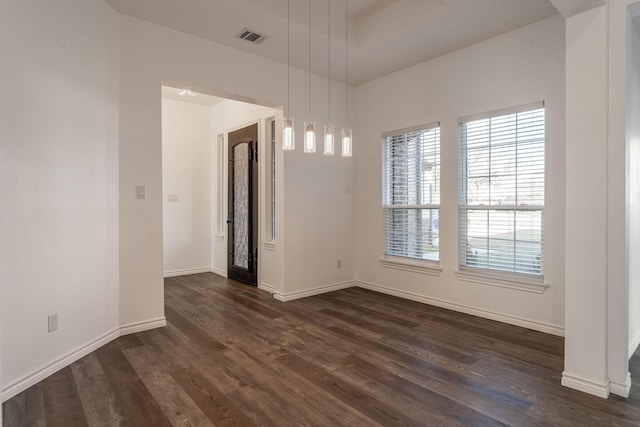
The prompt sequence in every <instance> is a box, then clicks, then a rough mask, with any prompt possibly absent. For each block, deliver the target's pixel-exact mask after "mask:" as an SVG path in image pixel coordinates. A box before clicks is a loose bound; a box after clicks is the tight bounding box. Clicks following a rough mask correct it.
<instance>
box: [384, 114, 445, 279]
mask: <svg viewBox="0 0 640 427" xmlns="http://www.w3.org/2000/svg"><path fill="white" fill-rule="evenodd" d="M430 130H437V144H438V146H437V150H438V157H437V160H436V161H437V164H436V165H434V167H437V168H440V164H441V162H440V123H439V122H435V123H429V124H424V125H419V126H413V127H410V128H404V129H398V130H394V131H390V132H385V133H383V134H382V192H383V200H382V217H383V221H382V222H383V227H382V228H383V231H382V233H383V250H382V253H383V255H382V257H381V259H380V264H381V266H383V267H386V268H393V269H400V270H405V271H411V272H415V273H421V274H429V275H439V274H440V272H441V271H442V268H441V267H440V251H439V249H438V253H437V259H425V258H418V257H414V256H410V255H408V254H397V253H393V252H392V251H391V250H390V249H389V247H388V245H389V241H390V240H391V239H390V237H389V236H388V233H389V228H388V224H387V215H388V213H389V212H391V211H393V210H397V209H400V210H407V209H433V210H437V212H438V218H439V213H440V203H439V202H440V201H439V200H438V203H437V204H435V203H427V204H425V203H424V201H422V202H421V203H419V204H409V203H405V204H400V205H394V204H391V203H390V202H389V195H388V193H389V192H390V191H391V189H390V188H388V187H389V185H391V184H390V183H389V182H388V179H389V174H390V172H389V171H388V168H389V167H390V165H389V164H388V162H389V159H388V158H387V157H388V155H387V153H388V150H387V144H389V143H390V142H389V141H388V139H389V138H394V137H400V136H403V135H407V134H411V133H416V132H421V131H430ZM437 185H438V188H437V192H438V194H439V192H440V180H438V181H437ZM438 229H439V227H438ZM437 237H438V238H439V233H438V234H437Z"/></svg>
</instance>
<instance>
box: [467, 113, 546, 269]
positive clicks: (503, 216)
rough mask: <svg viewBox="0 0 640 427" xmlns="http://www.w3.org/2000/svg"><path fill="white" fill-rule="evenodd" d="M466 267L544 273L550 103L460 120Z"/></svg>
mask: <svg viewBox="0 0 640 427" xmlns="http://www.w3.org/2000/svg"><path fill="white" fill-rule="evenodd" d="M459 138H460V157H459V159H460V168H459V173H460V179H459V183H460V206H459V208H460V246H459V251H460V257H459V259H460V267H461V269H464V268H471V269H484V270H485V271H486V270H499V271H503V272H512V273H524V274H529V275H535V276H540V277H541V276H542V274H543V265H542V259H543V244H542V243H543V211H544V181H545V179H544V178H545V177H544V169H545V165H544V149H545V110H544V104H542V103H539V104H534V105H527V106H522V107H518V108H513V109H510V110H503V111H500V112H497V113H488V114H485V115H479V116H474V117H469V118H463V119H460V121H459Z"/></svg>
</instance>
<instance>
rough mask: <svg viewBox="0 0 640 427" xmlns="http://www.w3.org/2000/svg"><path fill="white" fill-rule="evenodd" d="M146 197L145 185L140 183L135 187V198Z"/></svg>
mask: <svg viewBox="0 0 640 427" xmlns="http://www.w3.org/2000/svg"><path fill="white" fill-rule="evenodd" d="M146 198H147V187H145V186H143V185H140V186H138V187H136V199H146Z"/></svg>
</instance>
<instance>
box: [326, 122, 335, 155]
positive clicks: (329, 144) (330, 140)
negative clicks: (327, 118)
mask: <svg viewBox="0 0 640 427" xmlns="http://www.w3.org/2000/svg"><path fill="white" fill-rule="evenodd" d="M335 141H336V128H335V127H334V126H331V125H326V126H325V127H324V154H326V155H327V156H332V155H333V151H334V146H335Z"/></svg>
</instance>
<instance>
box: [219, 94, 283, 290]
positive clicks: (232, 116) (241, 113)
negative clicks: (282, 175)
mask: <svg viewBox="0 0 640 427" xmlns="http://www.w3.org/2000/svg"><path fill="white" fill-rule="evenodd" d="M209 114H210V120H211V128H212V130H211V134H212V140H211V141H212V143H211V145H212V147H213V149H212V150H211V153H212V155H211V159H212V160H211V164H212V168H213V170H214V172H213V173H212V174H211V178H212V185H211V187H212V194H213V199H212V201H213V203H212V209H213V212H214V214H213V216H212V217H213V221H214V226H215V224H216V223H217V221H219V220H220V219H219V217H218V215H219V214H222V224H223V233H221V234H219V235H217V236H216V238H214V239H213V241H212V255H213V257H212V261H211V265H212V271H214V272H216V273H218V274H220V275H223V276H226V275H227V244H228V241H227V237H228V233H227V225H226V220H227V212H228V200H227V199H228V194H227V189H228V142H229V141H228V136H227V135H228V132H230V131H234V130H237V129H241V128H243V127H246V126H248V125H251V124H254V123H258V144H259V148H258V153H259V154H258V162H259V170H260V175H259V179H258V181H259V188H260V190H259V216H260V220H259V223H258V229H259V230H258V232H259V236H260V237H259V248H258V250H259V252H260V253H259V256H258V258H259V260H260V262H259V264H258V266H259V267H258V268H259V269H260V271H259V277H258V279H259V280H260V282H262V283H260V284H261V285H263V287H265V288H266V289H268V290H270V291H272V290H273V289H272V286H273V285H271V283H277V282H278V281H281V279H280V280H278V278H277V277H274V276H275V275H277V274H278V273H277V271H278V269H277V268H275V267H276V266H277V263H278V260H277V258H275V257H273V252H274V251H272V250H270V248H271V245H267V246H266V247H265V246H264V244H263V243H264V241H267V240H271V239H270V237H269V238H268V237H267V235H266V234H265V233H266V232H267V230H266V223H265V218H266V216H267V215H266V211H267V209H270V208H269V205H268V200H267V197H268V194H267V192H266V188H267V187H266V180H267V176H266V175H265V173H266V162H267V161H268V160H269V158H268V153H269V151H268V148H267V147H270V141H267V132H266V129H265V120H266V119H267V118H270V117H275V115H276V110H274V109H273V108H269V107H263V106H260V105H255V104H249V103H246V102H240V101H234V100H231V99H226V100H224V101H222V102H220V103H218V104H216V105H214V106H213V107H211V109H210V113H209ZM218 135H223V136H224V147H223V150H222V153H223V158H222V159H221V160H220V159H219V158H218V150H217V149H215V147H216V145H217V144H218V140H217V137H218ZM219 165H222V178H223V179H222V186H221V188H222V190H223V191H222V201H223V203H222V212H218V211H217V206H216V201H217V197H218V188H220V187H219V185H218V177H219V175H218V173H217V168H218V166H219ZM264 284H266V286H264Z"/></svg>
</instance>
